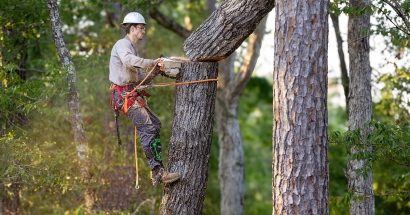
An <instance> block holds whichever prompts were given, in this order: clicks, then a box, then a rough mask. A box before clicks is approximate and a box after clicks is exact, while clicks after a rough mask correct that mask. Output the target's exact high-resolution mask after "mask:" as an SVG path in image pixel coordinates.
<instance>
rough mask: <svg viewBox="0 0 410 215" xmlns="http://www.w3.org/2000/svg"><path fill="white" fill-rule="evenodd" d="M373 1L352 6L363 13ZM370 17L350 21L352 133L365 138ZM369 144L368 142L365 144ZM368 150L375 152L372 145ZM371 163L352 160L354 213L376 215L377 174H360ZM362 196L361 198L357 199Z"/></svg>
mask: <svg viewBox="0 0 410 215" xmlns="http://www.w3.org/2000/svg"><path fill="white" fill-rule="evenodd" d="M370 4H371V1H370V0H350V6H351V7H353V8H356V9H359V10H364V8H366V7H370ZM369 30H370V14H369V13H364V14H362V15H354V14H350V15H349V21H348V42H349V43H348V50H349V67H350V74H349V75H350V84H349V130H356V129H360V128H363V129H364V131H365V132H364V133H363V134H362V135H363V137H365V135H366V132H368V131H369V129H370V128H364V124H365V123H367V122H369V121H370V120H371V119H372V93H371V67H370V60H369V52H370V47H369V35H368V34H366V33H365V32H368V31H369ZM363 144H365V143H363ZM366 150H370V151H371V150H372V149H371V147H370V146H369V147H368V148H367V149H366ZM358 152H360V151H359V150H357V149H356V148H355V147H352V148H351V150H350V153H351V155H353V154H355V153H358ZM366 162H367V161H366V160H365V159H363V160H359V159H353V158H352V156H350V157H349V160H348V166H347V173H346V177H347V179H348V186H349V190H350V191H352V192H353V198H352V200H351V201H350V203H351V206H350V214H352V215H353V214H362V215H370V214H374V212H375V211H374V196H373V183H372V182H373V178H372V177H373V176H372V175H373V174H372V172H369V173H368V177H363V176H360V175H357V174H356V172H357V170H359V169H362V168H363V166H364V165H365V163H366ZM357 197H361V198H357Z"/></svg>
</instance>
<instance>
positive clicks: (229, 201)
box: [215, 16, 267, 215]
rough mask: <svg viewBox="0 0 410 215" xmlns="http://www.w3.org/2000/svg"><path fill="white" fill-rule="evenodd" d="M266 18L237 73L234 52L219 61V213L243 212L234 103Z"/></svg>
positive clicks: (240, 153)
mask: <svg viewBox="0 0 410 215" xmlns="http://www.w3.org/2000/svg"><path fill="white" fill-rule="evenodd" d="M266 20H267V16H266V17H265V18H264V19H262V21H261V22H260V23H259V25H258V27H257V28H256V29H255V31H254V32H253V33H252V34H251V35H250V36H249V42H248V47H247V51H246V55H245V56H244V60H243V62H242V65H241V67H240V69H239V72H238V73H236V74H235V73H234V69H233V68H234V67H233V62H234V60H235V54H231V56H229V57H228V58H226V59H225V60H223V61H221V62H220V63H219V76H218V80H219V81H218V91H217V101H216V105H215V107H216V118H215V119H216V125H217V128H218V143H219V168H218V175H219V185H220V189H221V214H237V215H238V214H243V206H244V205H243V204H244V196H245V166H244V150H243V140H242V135H241V131H240V129H239V121H238V115H237V111H238V102H239V98H240V96H241V94H242V92H243V90H244V89H245V86H246V84H247V83H248V81H249V79H250V78H251V75H252V73H253V70H254V68H255V65H256V61H257V59H258V58H259V52H260V48H261V44H262V40H263V36H264V35H265V26H266ZM223 65H224V66H223Z"/></svg>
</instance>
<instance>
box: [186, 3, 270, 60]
mask: <svg viewBox="0 0 410 215" xmlns="http://www.w3.org/2000/svg"><path fill="white" fill-rule="evenodd" d="M274 6H275V1H274V0H254V1H235V0H225V1H223V2H222V4H221V6H219V8H218V9H216V10H215V11H214V12H213V13H212V14H211V16H210V17H209V18H208V19H207V20H205V22H204V23H202V25H201V26H199V28H198V29H196V30H195V31H194V32H193V33H192V34H191V35H190V36H189V37H188V39H187V40H185V43H184V51H185V54H186V55H187V56H188V57H189V58H190V59H191V60H194V61H220V60H222V59H225V58H227V57H228V56H229V55H230V54H232V53H233V52H234V51H235V50H236V49H237V48H238V47H239V46H240V45H241V44H242V42H243V41H244V40H245V39H246V38H247V37H248V36H249V35H250V34H251V33H252V32H253V30H254V29H255V28H256V26H257V25H258V24H259V22H260V21H261V20H262V19H263V17H265V16H266V14H268V13H269V12H270V11H271V10H272V8H273V7H274Z"/></svg>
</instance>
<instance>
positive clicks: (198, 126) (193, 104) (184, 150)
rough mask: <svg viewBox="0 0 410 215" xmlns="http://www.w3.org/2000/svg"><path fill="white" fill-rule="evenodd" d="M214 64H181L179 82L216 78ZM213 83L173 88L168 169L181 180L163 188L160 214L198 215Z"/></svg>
mask: <svg viewBox="0 0 410 215" xmlns="http://www.w3.org/2000/svg"><path fill="white" fill-rule="evenodd" d="M217 65H218V63H216V62H207V63H194V62H186V63H183V66H182V68H181V70H182V71H181V73H180V74H181V76H180V77H179V78H178V79H177V81H178V82H180V81H194V80H204V79H211V78H216V77H217V73H218V69H217ZM215 97H216V82H209V83H199V84H190V85H181V86H178V87H177V88H176V93H175V107H174V108H175V109H174V119H173V123H172V136H171V140H170V143H169V149H168V166H167V168H168V169H169V170H170V171H171V172H178V173H179V174H180V176H181V179H180V180H179V181H178V182H176V183H173V184H170V185H166V186H165V188H164V192H163V198H162V202H161V208H160V214H164V215H165V214H166V215H174V214H175V215H176V214H178V215H184V214H186V215H195V214H201V211H202V204H203V200H204V195H205V189H206V184H207V180H208V163H209V153H210V148H211V142H212V129H213V116H214V107H215Z"/></svg>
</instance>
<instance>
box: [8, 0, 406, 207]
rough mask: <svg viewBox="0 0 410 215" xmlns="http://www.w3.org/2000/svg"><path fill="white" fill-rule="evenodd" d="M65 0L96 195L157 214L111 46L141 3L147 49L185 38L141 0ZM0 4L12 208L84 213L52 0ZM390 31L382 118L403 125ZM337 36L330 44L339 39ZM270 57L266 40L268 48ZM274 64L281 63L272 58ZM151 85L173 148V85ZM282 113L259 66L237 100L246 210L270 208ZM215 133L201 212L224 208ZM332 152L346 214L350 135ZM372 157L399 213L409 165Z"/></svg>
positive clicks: (402, 51) (378, 113)
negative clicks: (276, 128)
mask: <svg viewBox="0 0 410 215" xmlns="http://www.w3.org/2000/svg"><path fill="white" fill-rule="evenodd" d="M119 3H121V7H120V13H119V12H118V6H119ZM59 5H60V7H59V10H60V15H61V19H62V23H63V25H64V29H63V30H64V37H65V41H66V43H67V45H68V48H69V50H70V53H71V55H72V57H73V60H74V64H75V67H76V71H77V88H78V96H79V98H80V104H81V106H80V108H81V112H82V114H83V119H84V124H85V130H86V136H87V139H88V142H89V152H90V154H89V156H90V159H91V162H92V173H93V182H92V183H93V189H94V190H96V191H97V192H96V193H97V196H98V198H97V200H98V204H97V205H98V208H97V210H98V211H111V212H114V211H126V212H124V213H127V212H130V213H132V212H137V211H138V212H139V213H141V214H149V213H152V211H155V210H156V209H154V208H158V205H159V203H160V199H161V192H162V190H161V188H153V187H152V186H151V185H150V180H149V169H148V167H147V165H146V161H145V159H144V157H143V153H142V150H141V148H140V147H138V152H139V155H140V156H139V164H140V165H139V173H140V177H141V180H140V183H141V184H140V186H141V188H140V189H139V190H136V189H134V179H135V166H134V162H135V161H134V154H133V130H132V129H133V128H132V127H131V124H130V123H129V122H128V120H127V119H125V117H123V116H121V117H120V120H121V135H122V138H123V140H124V141H123V142H124V145H123V146H120V147H119V146H118V145H117V140H116V136H115V124H114V117H113V112H112V111H111V109H110V107H109V95H110V91H109V85H110V83H109V80H108V61H109V55H110V52H111V48H112V46H113V45H114V43H115V42H116V41H117V40H118V39H120V38H122V37H123V36H124V31H123V29H120V28H119V26H118V21H121V20H122V18H123V16H124V15H125V14H126V13H127V12H128V11H140V12H141V13H143V14H144V15H145V17H146V20H147V23H148V26H147V30H146V38H145V40H144V41H143V42H142V43H140V44H139V45H140V46H141V48H142V49H141V51H142V54H143V55H144V56H145V57H146V58H153V59H155V58H158V56H159V55H160V54H165V55H167V56H184V52H183V50H182V47H183V45H182V44H183V42H184V39H183V38H181V37H180V36H178V35H176V34H175V33H173V32H171V31H169V30H167V29H164V28H163V27H161V26H160V25H158V24H157V22H156V21H155V20H153V19H150V18H149V16H148V13H146V10H147V9H146V8H144V5H143V4H140V2H139V1H135V2H134V3H129V2H120V1H118V2H111V1H101V2H100V1H94V0H92V1H86V0H84V1H68V0H62V1H60V2H59ZM0 8H1V11H0V13H1V14H0V15H1V18H0V24H1V26H2V31H1V74H0V76H1V80H2V84H1V86H2V88H1V91H2V93H1V94H0V96H1V103H0V108H1V124H2V137H1V142H0V144H1V145H0V155H1V157H0V183H1V184H0V191H1V192H0V198H1V201H2V207H5V206H8V204H9V203H16V202H18V203H19V210H20V211H21V213H23V214H64V213H65V214H77V213H80V214H81V213H83V212H84V209H83V204H84V203H83V199H82V194H83V192H84V189H85V188H84V187H83V186H82V183H81V177H80V172H79V170H78V160H77V155H76V153H77V150H76V148H75V147H76V146H75V145H74V142H73V138H72V136H73V135H72V131H71V128H70V123H69V119H68V118H69V111H68V109H67V105H66V101H65V98H66V96H67V88H66V77H67V74H65V72H64V71H63V70H62V69H61V68H60V67H61V65H60V61H59V59H58V56H57V52H56V48H55V45H54V42H53V39H52V36H51V28H50V22H49V17H48V10H47V5H46V4H45V3H44V1H35V0H27V1H15V0H6V1H2V3H1V6H0ZM170 8H171V9H170ZM158 9H159V10H161V12H162V13H163V14H165V15H166V16H168V17H172V18H173V19H174V20H176V21H178V22H179V23H181V24H182V23H183V25H184V26H185V27H186V28H188V29H191V30H193V29H195V28H197V27H198V26H199V25H200V24H201V23H202V22H203V21H204V20H205V19H206V18H207V17H208V16H209V14H210V12H209V10H208V9H207V5H206V1H200V0H184V1H169V2H164V3H163V4H161V6H160V7H159V8H158ZM114 18H115V19H114ZM375 21H376V20H375ZM376 22H377V21H376ZM270 27H271V29H273V26H270ZM330 31H332V29H330ZM267 33H268V34H273V33H272V32H267ZM384 36H385V37H383V38H384V41H383V42H384V44H385V45H386V48H385V49H384V50H383V52H382V53H378V54H380V56H388V57H386V59H387V60H386V61H385V62H384V63H385V64H390V65H393V67H388V68H390V69H386V67H383V66H381V65H380V67H377V66H376V64H372V65H373V71H375V72H374V73H373V81H374V89H375V90H374V93H375V95H376V96H375V99H374V104H373V107H374V109H373V118H374V120H375V121H380V122H384V123H389V124H391V125H396V124H400V123H403V122H406V121H408V116H409V94H408V93H409V91H410V90H409V85H408V84H407V83H408V81H409V79H410V75H409V73H410V72H409V70H408V68H407V67H405V66H404V67H401V66H400V64H397V61H406V59H408V58H406V54H407V48H408V41H407V43H406V42H400V43H399V42H397V41H396V40H395V38H393V37H392V36H391V35H388V34H387V35H384ZM403 44H404V45H403ZM393 45H395V46H393ZM334 46H336V45H335V44H329V48H331V47H334ZM375 46H376V44H375ZM244 49H246V42H245V43H244V44H243V45H242V46H241V48H240V49H239V50H238V53H239V54H237V56H238V57H237V58H238V59H237V61H240V60H241V57H242V55H241V54H240V53H241V50H244ZM267 56H268V57H269V56H272V54H269V55H267ZM390 56H393V59H392V58H390ZM264 57H265V58H266V55H265V53H263V51H262V53H261V58H264ZM334 61H337V60H336V59H333V58H329V62H334ZM264 66H266V65H264ZM268 66H270V67H271V68H272V70H273V63H272V65H268ZM257 69H258V67H257V68H256V70H257ZM255 73H257V71H255ZM166 81H169V80H167V79H165V78H162V77H159V78H157V79H156V80H155V82H166ZM340 86H341V81H340V80H339V79H338V78H329V101H332V98H339V99H337V100H340V98H343V95H341V93H340V90H336V91H333V90H331V89H338V88H340ZM150 93H151V94H152V97H151V98H150V99H149V104H150V107H151V108H152V109H153V110H154V111H155V112H156V113H157V115H158V116H159V117H160V119H161V120H162V122H163V129H162V130H161V136H162V139H163V142H164V144H163V145H164V147H165V149H164V152H166V151H167V148H166V147H167V144H166V140H167V139H169V136H170V130H171V128H170V126H171V124H172V110H173V96H174V89H173V88H172V87H166V88H155V89H150ZM328 109H329V114H328V116H329V132H330V133H331V132H335V131H339V132H340V133H343V132H345V131H346V130H347V114H346V110H345V108H344V105H338V104H335V103H329V104H328ZM272 117H273V116H272V79H271V78H270V77H269V78H268V77H258V76H253V77H252V78H251V80H250V81H249V83H248V85H247V87H246V89H245V91H244V93H243V94H242V96H241V99H240V102H239V110H238V118H239V121H240V128H241V132H242V138H243V142H244V151H245V173H246V177H245V181H246V193H245V202H244V204H245V206H244V209H245V212H244V214H272V194H271V189H272V184H271V178H272V169H271V164H272V144H271V143H272ZM213 139H214V141H213V144H212V148H211V157H210V165H209V176H208V177H209V178H208V185H207V191H206V196H205V202H204V205H203V214H219V213H220V209H219V208H220V207H219V205H220V193H219V192H220V191H219V183H218V174H217V172H218V143H217V133H216V132H214V138H213ZM408 142H409V141H407V143H408ZM164 154H165V155H166V153H164ZM164 160H165V161H166V157H165V159H164ZM329 163H330V188H329V191H330V197H331V202H330V210H331V211H330V212H331V214H347V213H348V198H349V194H348V191H347V181H346V178H345V176H344V171H345V170H346V165H347V152H346V149H345V147H344V146H343V145H337V144H335V143H333V142H332V143H331V145H330V146H329ZM372 167H373V174H374V175H373V177H374V178H373V180H374V188H375V193H376V214H391V212H393V211H394V212H395V213H394V214H409V213H410V198H409V196H410V195H409V194H408V193H409V190H408V187H409V184H410V179H409V177H410V171H409V164H408V163H399V164H398V163H396V162H395V161H394V160H388V159H384V160H383V159H382V160H377V161H375V162H374V164H373V166H372ZM397 193H407V195H397Z"/></svg>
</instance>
